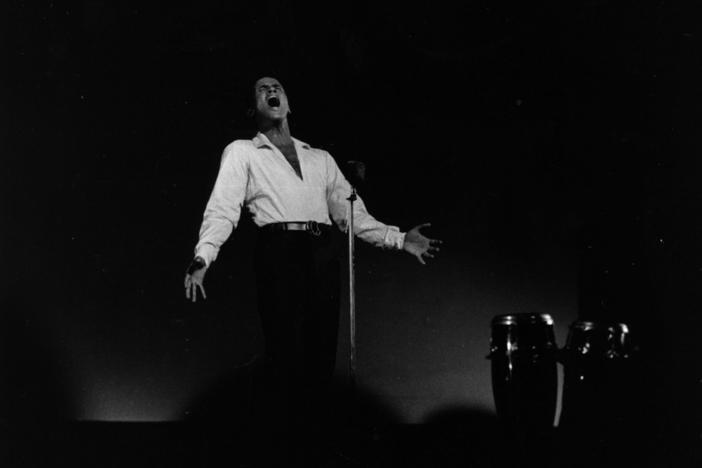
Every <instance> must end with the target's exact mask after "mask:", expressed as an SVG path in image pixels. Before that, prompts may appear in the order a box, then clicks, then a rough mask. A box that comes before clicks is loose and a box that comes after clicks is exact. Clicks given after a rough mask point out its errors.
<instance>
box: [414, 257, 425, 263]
mask: <svg viewBox="0 0 702 468" xmlns="http://www.w3.org/2000/svg"><path fill="white" fill-rule="evenodd" d="M415 257H417V260H419V263H421V264H422V265H426V262H425V261H424V259H423V258H422V256H421V255H415Z"/></svg>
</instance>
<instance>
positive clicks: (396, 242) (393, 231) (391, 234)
mask: <svg viewBox="0 0 702 468" xmlns="http://www.w3.org/2000/svg"><path fill="white" fill-rule="evenodd" d="M405 234H406V233H404V232H400V229H399V228H398V227H395V226H388V230H387V231H386V232H385V238H384V239H383V244H384V247H385V248H386V249H393V250H402V248H403V247H404V245H405Z"/></svg>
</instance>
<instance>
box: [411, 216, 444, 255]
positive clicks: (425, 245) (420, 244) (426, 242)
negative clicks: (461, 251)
mask: <svg viewBox="0 0 702 468" xmlns="http://www.w3.org/2000/svg"><path fill="white" fill-rule="evenodd" d="M429 226H431V223H424V224H420V225H419V226H415V227H413V228H412V229H410V230H409V231H407V234H406V235H405V243H404V245H403V247H402V249H403V250H404V251H405V252H408V253H410V254H412V255H414V256H415V257H417V260H419V263H421V264H422V265H426V262H425V261H424V258H434V254H435V253H436V252H438V251H439V246H440V245H441V244H442V242H441V241H440V240H438V239H429V238H428V237H425V236H424V235H423V234H422V233H421V232H420V230H421V229H423V228H425V227H429Z"/></svg>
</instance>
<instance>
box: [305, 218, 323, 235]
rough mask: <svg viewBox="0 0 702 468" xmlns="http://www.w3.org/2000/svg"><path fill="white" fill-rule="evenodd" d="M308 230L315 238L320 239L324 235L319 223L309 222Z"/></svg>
mask: <svg viewBox="0 0 702 468" xmlns="http://www.w3.org/2000/svg"><path fill="white" fill-rule="evenodd" d="M307 229H308V230H309V231H310V232H311V233H312V235H313V236H316V237H319V236H320V235H321V234H322V231H321V229H319V224H318V223H317V221H307Z"/></svg>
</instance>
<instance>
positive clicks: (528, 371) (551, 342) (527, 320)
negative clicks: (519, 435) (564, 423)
mask: <svg viewBox="0 0 702 468" xmlns="http://www.w3.org/2000/svg"><path fill="white" fill-rule="evenodd" d="M490 345H491V346H490V348H491V349H490V356H489V358H490V359H491V361H492V363H491V371H492V387H493V396H494V399H495V408H496V410H497V415H498V417H499V419H500V420H501V421H502V422H503V423H504V424H506V425H507V426H509V427H512V428H515V429H518V428H525V429H526V428H530V429H543V430H546V429H548V428H551V427H552V426H553V420H554V416H555V411H556V399H557V391H558V373H557V364H556V345H555V338H554V333H553V321H552V320H551V319H550V317H548V316H545V315H536V314H523V315H522V314H519V315H514V316H498V317H496V318H495V319H494V320H493V323H492V336H491V340H490Z"/></svg>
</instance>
